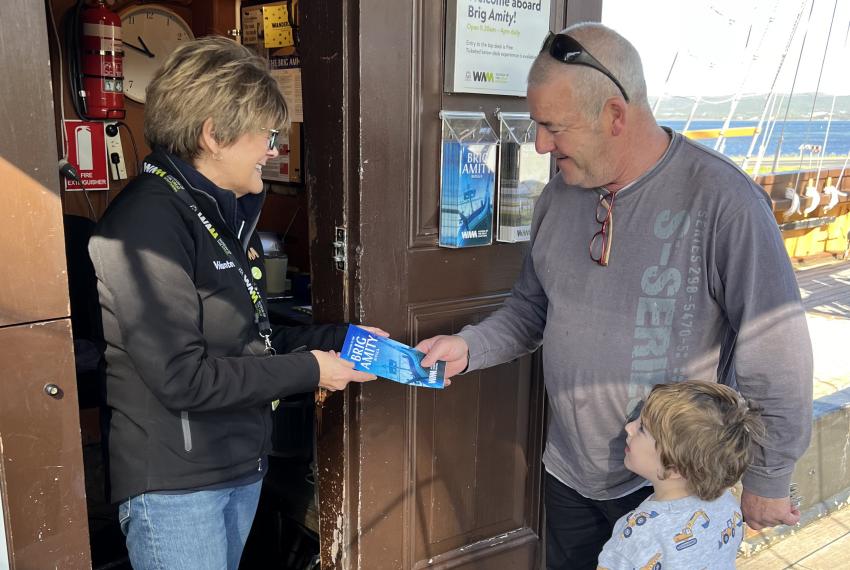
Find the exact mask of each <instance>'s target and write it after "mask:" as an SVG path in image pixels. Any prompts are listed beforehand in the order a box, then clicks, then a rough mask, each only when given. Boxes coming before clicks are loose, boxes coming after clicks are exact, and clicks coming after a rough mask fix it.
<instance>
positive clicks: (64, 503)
mask: <svg viewBox="0 0 850 570" xmlns="http://www.w3.org/2000/svg"><path fill="white" fill-rule="evenodd" d="M0 363H3V382H2V383H0V402H3V406H2V412H0V461H2V463H3V469H2V473H3V475H4V479H5V489H4V495H5V502H6V506H7V507H8V511H7V512H8V514H9V518H8V520H7V521H6V522H7V525H8V528H9V549H10V551H11V555H12V556H11V558H12V563H13V565H12V568H20V569H25V568H86V567H88V566H89V565H90V562H89V542H88V522H87V516H86V497H85V485H84V479H83V461H82V454H81V451H80V418H79V413H78V410H77V390H76V382H75V381H74V356H73V351H72V348H71V324H70V321H69V320H67V319H63V320H60V321H53V322H48V323H36V324H28V325H20V326H13V327H5V328H2V329H0ZM46 384H55V385H56V386H58V388H59V390H60V393H59V395H58V396H59V397H51V396H49V395H48V394H47V393H46V392H45V390H44V387H45V385H46Z"/></svg>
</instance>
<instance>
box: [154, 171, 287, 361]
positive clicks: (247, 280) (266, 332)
mask: <svg viewBox="0 0 850 570" xmlns="http://www.w3.org/2000/svg"><path fill="white" fill-rule="evenodd" d="M142 168H143V170H144V172H146V173H148V174H153V175H156V176H159V177H160V178H162V179H163V180H165V182H166V183H168V185H169V186H170V187H171V189H172V190H174V193H175V194H176V195H177V196H178V197H179V198H180V199H181V200H182V201H183V203H184V204H186V206H188V207H189V209H190V210H192V212H194V213H195V216H196V217H197V219H198V221H199V222H200V223H201V225H203V226H204V228H205V229H206V230H207V232H208V233H209V234H210V236H211V237H212V238H213V240H214V241H215V242H216V243H217V244H218V246H219V247H220V248H221V250H222V251H223V252H224V254H225V255H226V256H227V258H228V260H229V261H231V262H232V263H233V266H234V267H235V268H236V269H237V270H238V271H239V275H241V276H242V283H243V284H244V285H245V289H246V290H247V291H248V297H249V298H250V299H251V303H252V304H253V306H254V323H255V324H256V325H257V328H258V329H259V333H260V336H261V337H262V339H263V342H264V343H265V345H266V353H267V354H271V355H273V354H274V353H275V350H274V348H272V340H271V332H272V327H271V322H269V315H268V312H267V311H266V305H265V303H263V296H262V295H261V294H260V290H259V288H258V287H257V285H256V283H254V279H253V278H252V277H251V275H250V274H249V273H247V272H246V271H245V270H244V269H243V268H242V264H241V263H240V262H239V260H238V259H237V258H236V256H235V255H233V252H232V251H230V248H229V247H227V244H226V243H224V239H223V238H222V237H221V234H220V233H219V232H218V230H216V229H215V227H214V226H213V225H212V223H211V222H210V221H209V220H208V219H207V217H206V216H204V214H203V212H201V209H200V208H199V207H198V204H197V203H196V202H195V200H194V199H193V198H192V197H191V196H190V195H189V193H188V192H186V188H184V187H183V184H181V183H180V181H179V180H177V178H175V177H174V176H172V175H171V174H169V173H168V172H166V171H165V170H163V169H162V168H159V167H158V166H156V165H153V164H151V163H149V162H145V163H144V164H142Z"/></svg>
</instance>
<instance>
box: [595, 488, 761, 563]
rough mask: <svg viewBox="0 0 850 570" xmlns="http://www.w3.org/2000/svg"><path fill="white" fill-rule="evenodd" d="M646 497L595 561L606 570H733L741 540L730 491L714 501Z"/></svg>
mask: <svg viewBox="0 0 850 570" xmlns="http://www.w3.org/2000/svg"><path fill="white" fill-rule="evenodd" d="M653 497H654V495H650V496H649V497H648V498H647V499H646V500H645V501H644V502H642V503H641V504H640V505H638V507H637V508H636V509H635V510H633V511H632V512H630V513H628V514H627V515H625V516H623V517H621V518H620V520H618V521H617V523H616V524H615V525H614V532H613V534H612V535H611V539H610V540H609V541H608V542H606V543H605V546H604V547H603V549H602V553H601V554H600V555H599V566H600V568H603V569H606V570H621V569H622V570H678V569H687V570H698V569H707V570H715V569H716V570H723V569H726V568H735V556H736V554H737V552H738V546H739V545H740V544H741V539H742V538H743V535H744V529H743V524H744V523H743V517H742V516H741V508H740V506H739V505H738V502H737V501H736V500H735V498H734V497H733V496H732V493H730V492H729V491H728V490H727V491H726V492H725V493H723V494H722V495H721V496H720V497H719V498H718V499H716V500H714V501H703V500H701V499H699V498H698V497H696V496H690V497H685V498H683V499H676V500H674V501H656V500H653Z"/></svg>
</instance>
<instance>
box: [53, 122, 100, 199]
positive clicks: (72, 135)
mask: <svg viewBox="0 0 850 570" xmlns="http://www.w3.org/2000/svg"><path fill="white" fill-rule="evenodd" d="M65 135H66V136H67V137H68V162H70V163H71V164H73V165H74V166H76V167H77V171H78V172H79V173H80V180H82V182H83V185H82V186H80V184H79V182H77V181H75V180H68V179H67V178H65V179H63V180H65V190H66V191H74V190H109V178H108V177H107V176H108V175H107V172H108V170H109V169H108V167H107V166H106V165H107V160H106V133H105V131H104V124H103V123H102V122H95V121H90V122H86V121H70V120H68V121H65Z"/></svg>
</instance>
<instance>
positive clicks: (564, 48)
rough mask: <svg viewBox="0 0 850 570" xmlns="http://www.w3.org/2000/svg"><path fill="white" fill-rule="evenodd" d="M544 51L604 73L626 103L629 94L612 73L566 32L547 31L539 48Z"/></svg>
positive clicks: (570, 62) (560, 58) (562, 59)
mask: <svg viewBox="0 0 850 570" xmlns="http://www.w3.org/2000/svg"><path fill="white" fill-rule="evenodd" d="M544 51H547V52H549V55H551V56H552V57H554V58H555V59H557V60H558V61H560V62H561V63H567V64H572V65H584V66H586V67H592V68H593V69H595V70H596V71H598V72H599V73H602V74H604V75H605V76H606V77H607V78H608V79H610V80H611V81H612V82H613V83H614V85H616V86H617V89H619V90H620V93H622V94H623V99H625V100H626V103H628V102H629V96H628V95H627V94H626V90H625V89H623V85H622V84H621V83H620V82H619V81H618V80H617V78H616V77H614V74H613V73H611V72H610V71H608V68H607V67H605V66H604V65H602V64H601V63H599V60H598V59H596V58H595V57H593V55H591V53H590V52H589V51H587V50H586V49H585V48H584V46H582V45H581V44H580V43H579V42H578V41H577V40H576V39H574V38H571V37H570V36H568V35H566V34H555V33H552V32H549V35H548V36H546V41H544V42H543V47H542V48H540V52H541V53H542V52H544Z"/></svg>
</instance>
